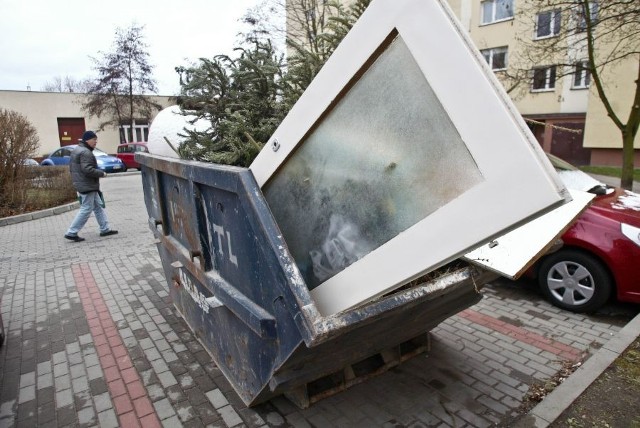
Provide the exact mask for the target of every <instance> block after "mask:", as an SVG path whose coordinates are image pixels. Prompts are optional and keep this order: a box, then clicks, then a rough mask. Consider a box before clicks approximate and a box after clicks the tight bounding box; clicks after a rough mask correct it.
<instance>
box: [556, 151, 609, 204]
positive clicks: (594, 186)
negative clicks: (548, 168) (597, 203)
mask: <svg viewBox="0 0 640 428" xmlns="http://www.w3.org/2000/svg"><path fill="white" fill-rule="evenodd" d="M547 157H548V158H549V160H550V161H551V165H553V167H554V168H555V170H556V172H557V173H558V176H559V177H560V180H562V182H563V183H564V185H565V186H567V188H569V189H573V190H581V191H583V192H589V193H594V194H596V195H604V194H606V193H608V191H607V186H606V185H605V184H603V183H601V182H599V181H598V180H596V179H595V178H593V177H591V176H590V175H589V174H587V173H585V172H583V171H580V170H579V169H578V168H576V167H575V166H573V165H571V164H570V163H569V162H567V161H564V160H562V159H560V158H559V157H557V156H554V155H552V154H549V153H547Z"/></svg>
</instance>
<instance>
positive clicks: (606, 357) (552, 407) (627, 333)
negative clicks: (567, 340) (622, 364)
mask: <svg viewBox="0 0 640 428" xmlns="http://www.w3.org/2000/svg"><path fill="white" fill-rule="evenodd" d="M638 336H640V314H638V315H636V316H635V318H634V319H632V320H631V321H629V323H628V324H627V325H626V326H624V328H623V329H622V330H620V331H619V332H618V334H617V335H616V336H615V337H614V338H613V339H611V340H610V341H609V342H607V343H606V344H605V345H604V346H603V347H602V348H600V349H599V350H598V352H596V353H595V355H593V356H592V357H590V358H589V359H588V360H587V361H586V362H585V363H584V364H583V365H582V366H581V367H580V368H579V369H578V370H576V371H575V372H574V373H573V374H572V375H571V376H569V378H568V379H567V380H565V381H564V382H563V383H562V384H560V385H559V386H558V387H557V388H556V389H554V390H553V391H552V392H551V394H549V395H547V396H546V397H545V398H544V400H542V401H541V402H540V403H539V404H538V405H537V406H536V407H534V408H533V409H532V410H531V411H530V412H529V414H528V415H527V416H525V417H524V418H522V419H521V420H520V421H519V422H518V423H517V424H516V425H515V426H516V428H531V427H535V428H546V427H548V426H549V425H550V424H551V423H553V421H555V420H556V419H557V418H558V417H559V416H560V415H561V414H562V412H564V411H565V410H566V409H567V408H569V406H570V405H571V404H572V403H573V402H574V401H575V400H576V399H577V398H578V397H579V396H580V395H582V393H584V391H585V390H586V389H587V388H588V387H589V385H591V384H592V383H593V382H594V381H595V380H596V379H597V378H598V377H599V376H600V375H601V374H602V373H603V372H604V371H605V370H606V369H607V367H609V366H610V365H611V364H612V363H613V362H614V361H615V360H616V358H618V357H619V356H620V355H621V354H622V353H623V352H624V351H625V350H626V349H627V348H628V347H629V345H631V344H632V343H633V341H634V340H636V338H637V337H638Z"/></svg>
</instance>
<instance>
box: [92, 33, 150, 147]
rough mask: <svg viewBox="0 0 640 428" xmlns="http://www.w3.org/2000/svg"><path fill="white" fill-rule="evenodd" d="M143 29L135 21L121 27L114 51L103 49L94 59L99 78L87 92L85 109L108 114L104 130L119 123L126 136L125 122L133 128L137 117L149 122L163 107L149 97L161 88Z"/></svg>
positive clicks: (94, 113) (122, 133)
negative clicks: (127, 26) (156, 111)
mask: <svg viewBox="0 0 640 428" xmlns="http://www.w3.org/2000/svg"><path fill="white" fill-rule="evenodd" d="M142 30H143V27H141V26H138V25H135V24H133V25H131V26H130V27H129V28H126V29H122V28H118V29H117V30H116V35H115V36H116V37H115V41H114V45H113V50H112V51H111V52H107V53H103V52H101V57H100V58H98V59H96V58H92V59H93V61H94V63H95V70H96V71H97V72H98V77H97V78H96V79H95V80H93V82H92V84H91V86H90V88H89V90H88V91H87V100H86V102H84V103H83V104H82V108H83V109H84V110H85V111H87V112H88V113H89V114H90V115H93V116H96V117H104V121H103V122H101V123H100V126H99V129H101V130H102V129H104V128H106V127H107V126H117V127H120V132H121V135H124V125H125V124H129V125H130V126H131V128H130V129H131V130H133V127H134V121H135V119H136V117H137V118H139V119H140V118H143V119H145V120H147V121H148V120H149V119H150V118H151V115H152V114H153V112H154V111H155V110H160V109H161V108H162V106H161V105H160V104H158V103H156V102H154V101H152V100H151V99H150V98H149V97H148V96H147V95H148V94H151V93H153V94H155V93H157V92H158V90H157V87H156V81H155V80H154V79H153V77H152V72H153V66H152V65H151V64H150V63H149V53H148V52H147V50H146V49H147V45H146V44H145V43H144V35H143V33H142Z"/></svg>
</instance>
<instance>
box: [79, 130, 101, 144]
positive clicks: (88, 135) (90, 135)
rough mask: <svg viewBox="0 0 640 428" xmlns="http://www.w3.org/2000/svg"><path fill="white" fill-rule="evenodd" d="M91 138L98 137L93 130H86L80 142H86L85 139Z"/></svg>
mask: <svg viewBox="0 0 640 428" xmlns="http://www.w3.org/2000/svg"><path fill="white" fill-rule="evenodd" d="M92 138H98V136H97V135H96V133H95V132H93V131H86V132H85V133H84V134H82V142H85V143H86V142H87V141H89V140H91V139H92Z"/></svg>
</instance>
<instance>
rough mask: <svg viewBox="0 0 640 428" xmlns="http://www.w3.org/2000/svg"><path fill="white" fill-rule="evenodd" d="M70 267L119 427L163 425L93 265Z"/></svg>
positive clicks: (149, 427) (152, 427) (83, 264)
mask: <svg viewBox="0 0 640 428" xmlns="http://www.w3.org/2000/svg"><path fill="white" fill-rule="evenodd" d="M71 269H72V271H73V278H74V280H75V283H76V287H77V288H78V293H79V294H80V300H82V306H83V308H84V312H85V314H86V315H87V320H88V322H89V329H90V330H91V336H92V337H93V342H94V345H95V347H96V350H97V352H98V356H99V358H100V366H101V367H102V371H103V372H104V377H105V381H106V382H107V384H108V386H109V394H110V395H111V400H112V401H113V405H114V408H115V412H116V414H117V415H118V419H119V420H120V426H121V427H123V428H129V427H144V428H155V427H161V426H162V425H161V424H160V419H159V418H158V415H157V414H156V412H155V409H154V407H153V404H151V400H150V399H149V395H148V394H147V390H146V388H145V387H144V385H143V384H142V380H141V379H140V375H139V374H138V372H137V370H136V369H135V367H134V366H133V363H132V362H131V358H130V357H129V354H128V352H127V348H126V347H125V346H124V343H123V342H122V338H121V337H120V335H119V334H118V329H117V328H116V325H115V323H114V322H113V319H112V318H111V314H110V313H109V309H108V308H107V305H106V303H105V301H104V298H103V297H102V293H100V290H99V289H98V285H97V284H96V281H95V278H94V277H93V274H92V273H91V268H90V267H89V265H88V264H86V263H81V264H77V265H73V266H72V268H71Z"/></svg>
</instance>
